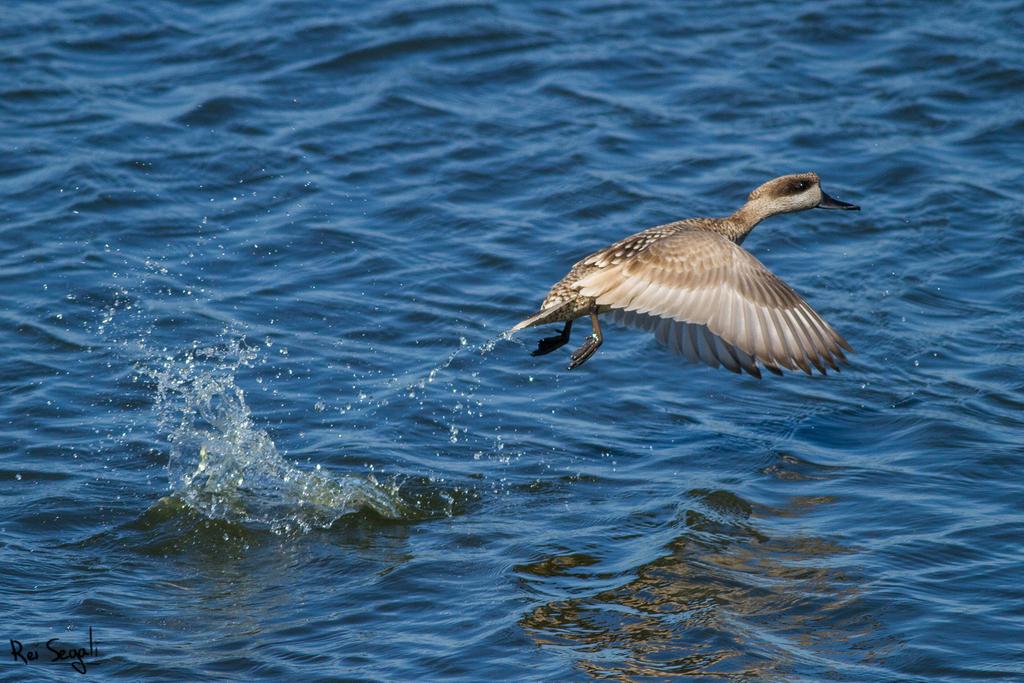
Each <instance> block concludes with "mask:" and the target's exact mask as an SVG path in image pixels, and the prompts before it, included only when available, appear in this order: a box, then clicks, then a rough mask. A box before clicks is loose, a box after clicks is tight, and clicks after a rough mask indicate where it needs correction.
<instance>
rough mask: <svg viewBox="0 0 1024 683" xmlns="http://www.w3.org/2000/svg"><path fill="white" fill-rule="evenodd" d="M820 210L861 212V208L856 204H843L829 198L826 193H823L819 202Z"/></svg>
mask: <svg viewBox="0 0 1024 683" xmlns="http://www.w3.org/2000/svg"><path fill="white" fill-rule="evenodd" d="M818 208H819V209H842V210H843V211H860V207H859V206H857V205H856V204H847V203H846V202H841V201H839V200H838V199H833V198H832V197H829V196H828V195H827V194H825V193H824V192H822V193H821V201H820V202H818Z"/></svg>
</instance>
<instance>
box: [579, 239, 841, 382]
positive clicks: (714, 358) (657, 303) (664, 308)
mask: <svg viewBox="0 0 1024 683" xmlns="http://www.w3.org/2000/svg"><path fill="white" fill-rule="evenodd" d="M652 237H655V236H654V235H645V233H639V234H638V235H635V236H634V238H637V239H636V240H635V243H634V240H633V238H627V239H626V240H623V241H622V242H619V243H617V244H614V245H612V246H611V247H608V248H607V249H604V250H603V251H599V252H597V253H596V254H594V255H592V256H590V257H589V258H587V259H586V260H585V263H586V264H587V265H590V266H593V267H594V270H592V271H591V272H590V273H588V274H587V275H586V276H584V277H582V278H580V279H579V280H578V281H577V282H576V283H575V284H574V287H575V288H576V289H577V290H578V291H579V292H580V294H582V295H583V296H587V297H592V298H593V299H595V300H596V301H597V304H598V305H599V306H608V307H610V308H611V311H610V312H609V316H610V317H611V318H612V319H613V320H615V321H618V322H621V323H625V324H627V325H630V326H633V327H639V328H641V329H645V330H648V331H652V332H654V333H655V335H656V337H657V339H658V341H659V342H660V343H662V344H663V345H665V346H667V347H668V348H669V349H670V350H672V351H674V352H676V353H678V354H680V355H683V356H686V357H687V358H688V359H690V360H691V361H698V360H699V361H701V362H704V363H707V364H708V365H710V366H712V367H718V365H719V364H721V365H724V366H725V367H726V368H728V369H729V370H732V371H733V372H740V371H741V369H742V370H746V371H747V372H748V373H750V374H751V375H754V376H755V377H760V372H759V371H758V369H757V363H758V362H760V363H761V364H762V365H764V367H765V368H767V369H768V370H770V371H772V372H775V373H777V374H781V370H780V369H779V366H782V367H785V368H789V369H790V370H795V369H797V368H800V369H801V370H803V371H804V372H806V373H807V374H812V372H811V367H812V366H813V367H814V368H817V369H818V371H819V372H821V373H822V374H825V366H826V365H827V366H828V367H831V368H833V369H834V370H839V367H838V366H837V364H836V362H837V361H845V360H846V357H845V356H844V355H843V349H846V350H847V351H853V349H852V348H850V345H849V344H848V343H847V342H846V340H845V339H843V338H842V337H841V336H840V335H839V334H838V333H837V332H836V331H835V330H833V329H832V327H831V326H830V325H829V324H828V323H826V322H825V321H824V320H823V319H822V317H821V316H820V315H818V314H817V313H816V312H815V311H814V309H813V308H811V307H810V305H808V303H807V302H806V301H804V300H803V299H802V298H801V297H800V295H799V294H797V293H796V292H794V291H793V289H792V288H791V287H789V285H787V284H786V283H785V282H783V281H782V280H780V279H779V278H777V277H776V276H775V275H774V274H772V272H771V271H770V270H768V269H767V268H766V267H765V266H764V265H763V264H762V263H761V262H760V261H758V260H757V259H756V258H754V256H753V255H752V254H750V252H748V251H746V250H744V249H743V248H742V247H740V246H739V245H737V244H735V243H734V242H732V241H730V240H729V239H727V238H725V237H724V236H722V235H720V234H718V233H716V232H711V231H708V230H700V229H684V230H676V231H673V232H670V233H668V234H665V233H662V234H660V235H657V237H656V238H654V239H652Z"/></svg>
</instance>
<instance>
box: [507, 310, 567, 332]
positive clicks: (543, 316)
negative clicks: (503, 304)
mask: <svg viewBox="0 0 1024 683" xmlns="http://www.w3.org/2000/svg"><path fill="white" fill-rule="evenodd" d="M556 310H557V309H556V308H545V309H544V310H542V311H538V312H537V313H535V314H533V315H531V316H530V317H529V318H527V319H526V320H522V321H520V322H518V323H516V325H515V327H513V328H512V329H511V330H509V331H508V332H509V334H512V333H513V332H518V331H519V330H524V329H526V328H527V327H533V326H534V325H543V324H544V323H545V322H547V319H548V318H550V317H551V314H552V313H554V312H555V311H556Z"/></svg>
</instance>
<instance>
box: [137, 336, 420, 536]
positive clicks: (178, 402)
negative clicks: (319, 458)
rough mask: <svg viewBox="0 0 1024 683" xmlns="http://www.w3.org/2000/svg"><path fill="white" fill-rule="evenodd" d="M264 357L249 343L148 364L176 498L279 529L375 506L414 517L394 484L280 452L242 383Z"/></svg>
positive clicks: (323, 522) (233, 342)
mask: <svg viewBox="0 0 1024 683" xmlns="http://www.w3.org/2000/svg"><path fill="white" fill-rule="evenodd" d="M258 355H259V350H258V348H256V347H249V346H247V345H246V344H245V342H244V340H242V339H228V340H227V341H225V342H224V343H222V344H219V345H212V346H195V347H193V348H190V349H187V350H186V351H184V352H182V353H180V354H176V355H172V356H165V357H164V358H162V359H161V361H160V362H159V363H158V367H156V368H154V367H150V366H145V365H141V366H139V367H138V370H139V372H140V374H142V375H145V376H148V377H150V378H151V379H152V380H154V381H155V383H156V396H157V400H156V405H157V411H158V414H159V416H160V425H161V428H162V429H163V430H165V431H166V432H167V434H168V440H169V442H170V444H171V453H170V460H169V465H168V470H169V473H170V485H171V489H172V491H173V496H174V497H175V498H177V499H179V500H181V501H183V502H184V503H186V504H187V505H189V506H191V507H192V508H194V509H196V510H198V511H199V512H201V513H202V514H204V515H206V516H207V517H210V518H213V519H223V520H228V521H234V522H241V523H252V524H256V525H260V526H265V527H268V528H270V529H271V530H273V531H275V532H287V531H290V530H292V529H297V530H301V531H308V530H310V529H313V528H325V527H328V526H330V525H331V524H333V523H334V522H335V521H337V520H338V519H339V518H340V517H342V516H343V515H346V514H350V513H352V512H356V511H359V510H372V511H373V512H375V513H377V514H378V515H380V516H382V517H386V518H390V519H402V518H409V517H415V516H416V514H415V510H414V509H412V508H411V507H410V506H409V505H408V504H406V503H405V502H403V500H402V499H401V498H400V497H399V495H398V490H397V489H398V487H397V485H395V484H391V485H385V484H382V483H380V482H377V481H376V480H375V479H373V478H372V477H359V476H353V475H348V476H341V477H335V476H328V475H327V474H325V473H322V472H320V471H319V469H320V468H319V466H317V471H306V470H303V469H300V468H297V467H295V466H293V465H292V464H290V463H289V462H287V461H286V460H285V459H284V458H283V457H282V456H281V455H280V453H278V451H277V448H276V446H275V444H274V442H273V440H272V439H271V438H270V435H269V434H267V432H266V431H265V430H263V429H261V428H259V427H258V426H257V425H256V424H255V423H254V421H253V418H252V414H251V411H250V409H249V407H248V405H247V404H246V401H245V393H244V391H243V390H242V389H241V387H239V386H238V385H237V384H236V382H235V376H236V373H237V372H238V371H239V369H240V368H243V367H251V366H252V365H253V363H254V362H255V360H256V359H257V357H258Z"/></svg>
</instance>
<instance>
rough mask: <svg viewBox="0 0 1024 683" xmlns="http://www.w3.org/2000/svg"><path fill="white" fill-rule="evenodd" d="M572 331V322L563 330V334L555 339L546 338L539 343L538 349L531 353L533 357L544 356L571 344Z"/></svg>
mask: <svg viewBox="0 0 1024 683" xmlns="http://www.w3.org/2000/svg"><path fill="white" fill-rule="evenodd" d="M571 331H572V321H571V320H570V321H569V322H567V323H566V324H565V327H563V328H562V333H561V334H559V335H556V336H554V337H545V338H544V339H541V340H540V341H539V342H537V348H536V349H535V350H534V351H532V352H531V353H530V355H531V356H543V355H544V354H546V353H551V352H552V351H554V350H555V349H560V348H562V347H563V346H565V345H566V344H568V343H569V333H570V332H571Z"/></svg>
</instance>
